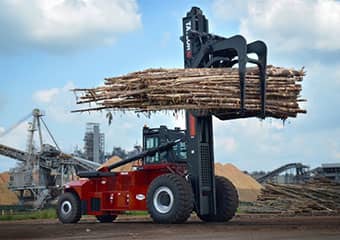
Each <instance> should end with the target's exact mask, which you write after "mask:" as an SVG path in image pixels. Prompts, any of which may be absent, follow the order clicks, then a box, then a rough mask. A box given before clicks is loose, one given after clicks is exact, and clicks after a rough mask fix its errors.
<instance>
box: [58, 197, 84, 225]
mask: <svg viewBox="0 0 340 240" xmlns="http://www.w3.org/2000/svg"><path fill="white" fill-rule="evenodd" d="M57 206H58V207H57V216H58V218H59V221H60V222H62V223H77V222H78V221H79V220H80V218H81V206H80V200H79V198H78V196H77V195H76V194H75V193H71V192H66V193H63V194H62V195H61V196H60V197H59V199H58V204H57Z"/></svg>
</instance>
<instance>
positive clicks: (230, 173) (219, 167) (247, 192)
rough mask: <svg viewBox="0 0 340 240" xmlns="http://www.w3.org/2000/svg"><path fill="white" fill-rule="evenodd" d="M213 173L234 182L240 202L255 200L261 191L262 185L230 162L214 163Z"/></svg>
mask: <svg viewBox="0 0 340 240" xmlns="http://www.w3.org/2000/svg"><path fill="white" fill-rule="evenodd" d="M215 174H216V175H218V176H223V177H225V178H227V179H229V180H230V181H231V182H232V183H233V184H234V186H235V187H236V189H237V191H238V194H239V199H240V201H242V202H253V201H256V199H257V197H258V196H259V195H260V193H261V188H262V185H261V184H259V183H258V182H257V181H256V180H255V179H254V178H252V177H251V176H249V175H247V174H245V173H244V172H242V171H240V170H239V169H238V168H237V167H235V166H234V165H232V164H229V163H228V164H224V165H223V164H221V163H215Z"/></svg>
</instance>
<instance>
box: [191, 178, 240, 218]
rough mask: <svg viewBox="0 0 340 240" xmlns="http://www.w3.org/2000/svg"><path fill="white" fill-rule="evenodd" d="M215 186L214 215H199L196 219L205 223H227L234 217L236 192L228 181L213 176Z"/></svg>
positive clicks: (236, 202)
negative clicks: (215, 211)
mask: <svg viewBox="0 0 340 240" xmlns="http://www.w3.org/2000/svg"><path fill="white" fill-rule="evenodd" d="M215 185H216V210H217V213H216V215H213V214H210V215H200V214H197V215H198V217H199V218H200V219H201V220H203V221H205V222H227V221H229V220H230V219H232V218H233V217H234V216H235V213H236V211H237V208H238V203H239V201H238V193H237V190H236V188H235V186H234V184H232V182H230V181H229V180H228V179H226V178H224V177H220V176H215Z"/></svg>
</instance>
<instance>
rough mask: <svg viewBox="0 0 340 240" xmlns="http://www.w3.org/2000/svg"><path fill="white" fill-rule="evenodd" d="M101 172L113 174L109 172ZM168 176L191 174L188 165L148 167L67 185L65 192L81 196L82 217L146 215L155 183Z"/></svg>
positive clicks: (171, 164)
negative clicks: (148, 196) (127, 212)
mask: <svg viewBox="0 0 340 240" xmlns="http://www.w3.org/2000/svg"><path fill="white" fill-rule="evenodd" d="M100 171H101V172H106V173H108V174H110V173H109V171H108V169H107V168H103V169H101V170H100ZM168 173H176V174H177V175H180V176H184V175H185V174H186V173H187V167H186V164H178V163H176V164H174V163H164V164H146V165H143V166H141V167H138V169H137V170H135V171H129V172H114V173H112V175H109V176H100V177H93V178H89V179H81V180H78V181H72V182H70V183H67V184H66V185H65V189H64V192H65V193H66V192H70V193H73V194H76V196H78V198H79V200H80V201H81V213H82V214H87V215H95V216H103V215H117V214H122V213H124V212H125V211H146V210H148V209H147V203H146V197H147V192H148V188H149V186H150V184H151V182H152V181H153V180H154V179H155V178H157V177H159V176H160V175H163V174H168Z"/></svg>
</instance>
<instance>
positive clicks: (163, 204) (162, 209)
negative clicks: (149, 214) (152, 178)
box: [153, 186, 174, 214]
mask: <svg viewBox="0 0 340 240" xmlns="http://www.w3.org/2000/svg"><path fill="white" fill-rule="evenodd" d="M173 204H174V194H173V193H172V191H171V189H170V188H168V187H164V186H162V187H159V188H158V189H157V190H156V192H155V194H154V197H153V205H154V207H155V209H156V210H157V211H158V212H159V213H163V214H165V213H168V212H170V210H171V209H172V206H173Z"/></svg>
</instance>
